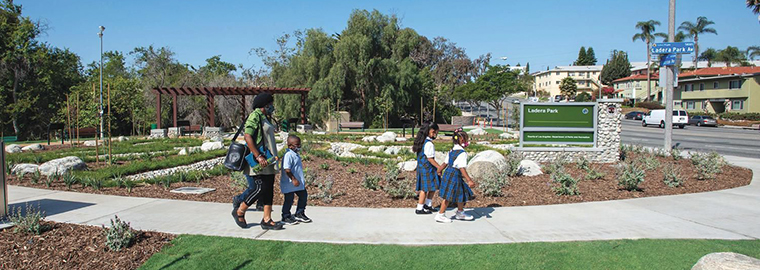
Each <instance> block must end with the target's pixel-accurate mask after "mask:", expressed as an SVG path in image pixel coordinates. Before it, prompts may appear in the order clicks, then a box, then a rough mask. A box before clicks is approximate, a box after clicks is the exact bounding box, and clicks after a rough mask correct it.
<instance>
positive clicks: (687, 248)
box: [141, 235, 760, 269]
mask: <svg viewBox="0 0 760 270" xmlns="http://www.w3.org/2000/svg"><path fill="white" fill-rule="evenodd" d="M441 237H444V236H441ZM723 251H732V252H737V253H741V254H745V255H749V256H752V257H755V258H757V257H760V240H746V241H726V240H614V241H593V242H560V243H524V244H494V245H464V246H422V247H411V246H394V245H336V244H319V243H292V242H278V241H258V240H250V239H240V238H227V237H211V236H196V235H181V236H179V237H177V238H176V239H175V240H174V241H173V242H172V245H170V246H168V247H166V248H165V249H164V250H163V251H162V252H161V253H158V254H155V255H153V256H152V257H151V258H150V259H149V260H148V261H147V262H146V263H145V264H144V265H143V266H142V268H141V269H375V268H383V269H690V268H691V266H692V265H694V263H696V262H697V260H699V258H700V257H702V256H704V255H705V254H708V253H712V252H723Z"/></svg>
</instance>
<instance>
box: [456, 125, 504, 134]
mask: <svg viewBox="0 0 760 270" xmlns="http://www.w3.org/2000/svg"><path fill="white" fill-rule="evenodd" d="M473 129H474V128H466V129H464V131H466V132H470V130H473ZM483 130H485V131H486V132H488V134H495V135H499V134H502V133H504V128H503V127H502V128H484V129H483Z"/></svg>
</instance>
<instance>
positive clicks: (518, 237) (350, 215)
mask: <svg viewBox="0 0 760 270" xmlns="http://www.w3.org/2000/svg"><path fill="white" fill-rule="evenodd" d="M727 160H728V161H729V162H730V163H732V164H735V165H739V166H743V167H747V168H751V169H752V170H753V172H754V173H753V175H754V176H753V179H752V184H750V185H749V186H745V187H740V188H735V189H730V190H722V191H715V192H708V193H698V194H687V195H676V196H663V197H650V198H641V199H629V200H619V201H607V202H590V203H578V204H566V205H549V206H524V207H501V208H477V209H471V210H470V211H471V212H470V213H472V214H473V215H474V216H475V217H476V219H475V220H474V221H470V222H465V221H460V222H457V221H455V222H454V223H449V224H439V223H436V222H435V221H434V220H433V215H425V216H418V215H415V214H414V213H413V209H412V208H411V207H410V208H406V209H372V208H343V207H316V206H313V207H309V208H308V210H307V213H308V215H309V216H310V217H311V218H312V219H314V222H313V223H310V224H298V225H294V226H286V227H285V230H282V231H263V230H261V228H260V227H258V226H253V227H251V228H248V229H240V228H238V227H237V226H236V225H235V224H234V222H233V219H232V216H231V215H230V211H231V209H232V207H231V205H230V204H228V203H206V202H193V201H179V200H165V199H150V198H134V197H120V196H106V195H94V194H86V193H74V192H62V191H50V190H44V189H32V188H25V187H17V186H10V187H9V192H8V194H9V197H10V199H9V203H10V204H11V205H12V206H23V205H24V203H25V202H30V203H33V204H34V205H36V204H37V203H39V204H40V205H41V207H42V208H43V210H45V211H46V213H47V215H48V217H47V219H48V220H52V221H58V222H69V223H78V224H87V225H96V226H100V225H101V224H107V223H109V219H110V218H113V216H114V215H119V217H120V218H122V219H123V220H126V221H129V222H131V223H132V226H133V227H135V228H137V229H141V230H153V231H161V232H168V233H174V234H202V235H213V236H232V237H243V238H252V239H262V240H285V241H304V242H329V243H371V244H403V245H437V244H471V243H514V242H551V241H587V240H609V239H637V238H659V239H682V238H692V239H760V184H759V183H760V180H758V179H760V175H759V174H758V173H759V172H760V161H759V160H757V159H750V158H740V157H727ZM279 211H280V210H279V207H277V206H275V212H274V213H276V214H279ZM447 213H448V214H453V212H452V211H448V212H447ZM278 216H279V215H276V217H275V219H277V217H278ZM260 219H261V213H260V212H249V213H248V214H247V220H248V221H249V223H251V222H258V221H259V220H260ZM254 224H255V223H251V224H250V225H254ZM256 225H257V224H256Z"/></svg>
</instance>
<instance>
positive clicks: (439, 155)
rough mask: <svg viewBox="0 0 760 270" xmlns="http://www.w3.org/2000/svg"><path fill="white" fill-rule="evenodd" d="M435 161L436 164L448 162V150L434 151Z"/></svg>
mask: <svg viewBox="0 0 760 270" xmlns="http://www.w3.org/2000/svg"><path fill="white" fill-rule="evenodd" d="M435 162H438V164H443V163H448V162H449V152H435Z"/></svg>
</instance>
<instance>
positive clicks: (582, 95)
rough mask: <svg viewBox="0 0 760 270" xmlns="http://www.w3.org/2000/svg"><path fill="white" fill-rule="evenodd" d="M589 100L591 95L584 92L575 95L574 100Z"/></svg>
mask: <svg viewBox="0 0 760 270" xmlns="http://www.w3.org/2000/svg"><path fill="white" fill-rule="evenodd" d="M586 101H591V95H590V94H589V93H586V92H581V93H580V94H578V95H576V96H575V102H586Z"/></svg>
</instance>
